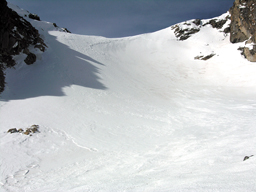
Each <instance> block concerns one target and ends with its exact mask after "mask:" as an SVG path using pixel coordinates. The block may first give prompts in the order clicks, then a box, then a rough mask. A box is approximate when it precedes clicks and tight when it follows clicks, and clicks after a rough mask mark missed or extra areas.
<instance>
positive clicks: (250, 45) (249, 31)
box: [229, 0, 256, 62]
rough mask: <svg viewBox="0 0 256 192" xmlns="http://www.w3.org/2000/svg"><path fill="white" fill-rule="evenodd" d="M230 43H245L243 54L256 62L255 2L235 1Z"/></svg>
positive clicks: (231, 10) (231, 9) (232, 11)
mask: <svg viewBox="0 0 256 192" xmlns="http://www.w3.org/2000/svg"><path fill="white" fill-rule="evenodd" d="M229 11H230V14H231V24H230V41H231V42H232V43H238V42H244V41H246V42H245V44H246V45H245V46H244V47H242V48H241V50H242V54H243V55H244V56H245V57H246V58H247V59H248V60H249V61H252V62H256V2H255V0H235V2H234V4H233V6H232V7H231V8H230V10H229Z"/></svg>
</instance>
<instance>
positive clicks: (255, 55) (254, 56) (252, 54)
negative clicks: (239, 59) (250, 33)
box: [243, 45, 256, 62]
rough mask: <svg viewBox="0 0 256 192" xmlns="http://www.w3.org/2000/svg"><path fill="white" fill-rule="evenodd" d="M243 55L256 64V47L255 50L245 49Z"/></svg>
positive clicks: (254, 46) (255, 46)
mask: <svg viewBox="0 0 256 192" xmlns="http://www.w3.org/2000/svg"><path fill="white" fill-rule="evenodd" d="M243 55H244V56H245V58H246V59H247V60H248V61H251V62H256V45H253V49H249V48H248V47H244V50H243Z"/></svg>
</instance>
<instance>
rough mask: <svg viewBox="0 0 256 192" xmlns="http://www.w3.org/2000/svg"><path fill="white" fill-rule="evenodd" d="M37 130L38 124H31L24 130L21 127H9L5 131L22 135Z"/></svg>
mask: <svg viewBox="0 0 256 192" xmlns="http://www.w3.org/2000/svg"><path fill="white" fill-rule="evenodd" d="M37 132H39V125H32V126H30V128H27V129H26V131H24V130H23V129H21V128H20V129H19V130H17V129H16V128H12V129H9V130H8V131H7V133H23V134H24V135H31V134H32V133H37Z"/></svg>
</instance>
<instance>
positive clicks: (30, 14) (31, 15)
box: [28, 13, 41, 21]
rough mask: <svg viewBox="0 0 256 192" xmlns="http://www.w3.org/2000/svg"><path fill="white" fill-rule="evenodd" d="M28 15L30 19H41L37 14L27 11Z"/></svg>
mask: <svg viewBox="0 0 256 192" xmlns="http://www.w3.org/2000/svg"><path fill="white" fill-rule="evenodd" d="M28 17H29V18H30V19H34V20H37V21H41V20H40V17H39V16H38V15H36V14H32V13H29V15H28Z"/></svg>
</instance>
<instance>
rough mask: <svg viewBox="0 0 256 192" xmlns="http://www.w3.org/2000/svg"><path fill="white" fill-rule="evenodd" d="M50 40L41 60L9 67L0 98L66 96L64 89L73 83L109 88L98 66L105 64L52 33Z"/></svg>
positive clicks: (5, 99)
mask: <svg viewBox="0 0 256 192" xmlns="http://www.w3.org/2000/svg"><path fill="white" fill-rule="evenodd" d="M47 41H48V42H51V43H50V47H49V48H47V50H46V52H45V53H43V57H42V60H40V59H39V60H37V62H36V63H35V64H33V65H30V66H27V65H23V66H22V67H20V68H19V66H16V69H15V70H14V69H10V70H8V72H7V74H6V81H7V84H6V89H5V91H4V92H3V93H2V94H1V95H0V100H2V101H8V100H17V99H27V98H33V97H40V96H64V95H65V93H64V91H63V88H65V87H68V86H71V85H79V86H83V87H87V88H92V89H101V90H104V89H106V87H105V86H104V85H103V83H101V82H100V76H99V75H100V69H99V68H98V67H96V65H103V64H102V63H100V62H98V61H96V60H94V59H93V58H91V57H89V56H87V55H84V54H82V53H79V52H77V51H75V50H73V49H70V48H69V47H68V46H67V45H65V44H62V43H60V42H58V41H57V39H56V37H55V36H51V35H50V36H49V39H47Z"/></svg>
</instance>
